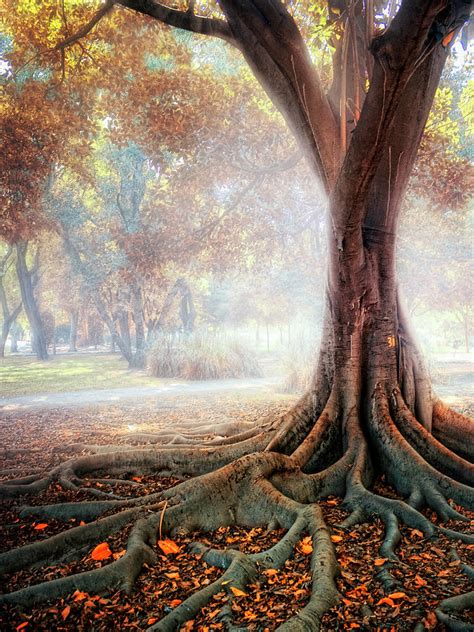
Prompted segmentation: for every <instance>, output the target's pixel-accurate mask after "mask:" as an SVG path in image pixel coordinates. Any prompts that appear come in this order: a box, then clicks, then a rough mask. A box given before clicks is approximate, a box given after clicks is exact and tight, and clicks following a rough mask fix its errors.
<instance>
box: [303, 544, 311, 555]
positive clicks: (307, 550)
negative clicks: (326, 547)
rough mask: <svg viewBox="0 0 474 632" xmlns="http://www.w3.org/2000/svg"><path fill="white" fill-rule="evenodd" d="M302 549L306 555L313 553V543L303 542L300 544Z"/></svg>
mask: <svg viewBox="0 0 474 632" xmlns="http://www.w3.org/2000/svg"><path fill="white" fill-rule="evenodd" d="M300 551H301V553H303V554H304V555H311V553H312V552H313V545H312V544H311V542H302V543H301V545H300Z"/></svg>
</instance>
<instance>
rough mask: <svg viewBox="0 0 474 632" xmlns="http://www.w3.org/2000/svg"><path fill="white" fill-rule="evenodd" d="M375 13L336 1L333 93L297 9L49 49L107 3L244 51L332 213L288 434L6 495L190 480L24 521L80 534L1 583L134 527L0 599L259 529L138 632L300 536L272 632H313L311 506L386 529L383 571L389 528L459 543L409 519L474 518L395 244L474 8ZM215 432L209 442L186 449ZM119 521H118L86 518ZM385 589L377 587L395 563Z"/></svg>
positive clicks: (38, 481) (224, 0)
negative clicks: (171, 537) (232, 529)
mask: <svg viewBox="0 0 474 632" xmlns="http://www.w3.org/2000/svg"><path fill="white" fill-rule="evenodd" d="M383 4H384V3H382V2H374V1H369V0H367V1H366V2H345V1H344V0H338V1H337V2H336V1H335V0H331V1H330V2H329V15H330V16H331V17H332V19H333V20H334V22H333V34H334V47H335V52H334V64H333V81H332V85H331V87H330V90H329V92H328V93H327V94H326V93H325V91H324V90H323V82H322V80H321V78H320V76H319V75H318V71H317V70H316V68H315V66H314V65H313V63H312V61H311V56H310V53H309V51H308V48H307V46H306V44H305V39H304V35H305V34H306V32H307V31H308V25H309V24H310V22H311V18H310V16H311V14H310V13H308V14H307V15H299V16H298V15H293V13H292V12H291V8H292V4H291V3H285V2H280V1H279V0H238V1H237V0H220V2H219V4H218V7H214V6H213V7H211V8H208V9H207V10H206V8H205V7H200V13H197V12H196V5H195V3H194V2H190V3H189V6H188V7H183V9H182V10H181V9H174V8H173V9H172V8H169V7H167V6H165V5H164V4H161V3H159V2H156V1H153V0H118V1H117V2H113V1H112V0H107V2H105V3H104V4H103V5H102V7H101V8H100V9H99V12H98V13H97V14H96V15H95V16H94V17H93V18H92V20H91V21H90V22H89V23H88V24H86V25H85V26H84V27H83V28H82V29H81V30H80V31H79V32H78V33H77V35H74V36H70V37H69V38H67V39H66V40H65V41H63V42H62V43H61V44H60V45H59V46H58V49H59V50H64V47H65V46H69V45H74V44H75V43H76V42H77V41H79V38H81V37H83V36H85V35H87V34H88V33H89V32H90V31H91V30H92V29H93V28H94V27H95V26H96V25H97V23H98V22H99V20H101V19H102V18H103V17H104V16H105V15H107V14H108V13H110V12H111V11H112V9H113V8H114V6H115V5H122V7H126V8H128V9H131V10H133V11H134V12H138V13H143V14H146V15H148V16H151V17H152V18H155V19H156V20H158V21H161V22H164V23H166V24H168V25H171V26H174V27H179V28H181V29H187V30H189V31H193V32H196V33H200V34H202V35H207V36H215V37H218V38H221V39H223V40H225V41H226V42H228V43H229V44H230V45H231V46H234V47H236V48H237V49H239V50H240V51H241V53H242V55H243V56H244V58H245V60H246V61H247V63H248V65H249V66H250V68H251V70H252V71H253V73H254V74H255V76H256V77H257V78H258V80H259V82H260V83H261V85H262V86H263V88H264V89H265V91H266V92H267V94H268V95H269V97H270V99H271V100H272V101H273V102H274V104H275V105H276V106H277V107H278V108H279V110H280V111H281V113H282V114H283V116H284V117H285V119H286V121H287V123H288V126H289V128H290V129H291V131H292V132H293V134H294V135H295V137H296V139H297V141H298V143H299V144H300V146H301V148H302V151H303V152H304V154H305V156H306V158H307V160H308V162H309V164H310V165H311V167H312V170H313V172H314V177H315V178H317V179H318V181H319V182H320V183H321V185H322V188H323V190H324V191H325V193H326V195H327V199H328V207H329V212H328V252H329V272H328V281H327V289H326V308H325V310H326V313H325V323H324V332H323V337H322V344H321V350H320V354H319V358H318V362H317V368H316V370H315V375H314V380H313V383H312V385H311V387H310V389H309V390H308V392H307V393H306V394H305V395H304V396H303V397H302V398H301V399H300V401H299V402H298V403H297V404H296V405H295V406H294V407H293V408H292V409H291V410H290V411H289V412H288V413H287V414H286V415H284V417H283V418H278V419H271V420H266V421H265V422H262V424H261V425H260V426H258V427H251V428H246V427H244V428H243V427H242V423H240V424H236V425H235V426H234V427H232V425H230V426H229V424H226V427H225V428H207V427H205V428H197V429H196V428H194V429H191V428H187V429H186V428H185V429H184V430H183V433H182V435H181V437H180V440H181V441H182V442H184V443H186V442H188V443H189V444H190V445H188V446H187V445H182V446H180V447H174V446H173V447H171V446H168V447H164V448H160V447H158V444H159V443H160V442H164V441H165V440H166V435H163V434H157V435H154V436H153V435H147V437H146V439H147V441H149V442H152V443H154V444H155V445H154V446H153V447H152V448H150V447H142V448H137V449H133V450H124V449H123V447H122V448H120V447H118V446H116V447H115V448H114V447H109V448H108V451H107V452H105V453H99V454H92V455H87V456H79V457H77V458H73V459H71V460H69V461H67V462H65V463H63V464H62V465H59V466H57V467H56V468H55V469H54V470H52V471H51V472H49V473H47V474H46V475H40V476H32V477H29V478H27V479H24V480H16V481H10V482H9V483H8V484H6V485H3V488H2V493H3V494H4V495H6V496H7V497H8V496H15V495H17V494H25V493H34V492H37V491H39V490H41V489H44V488H45V487H47V486H49V485H50V484H51V483H52V482H53V481H59V482H60V483H61V484H62V485H63V486H64V487H66V488H74V489H77V488H80V487H81V485H82V483H81V476H83V475H85V474H90V473H93V472H97V471H102V472H103V471H105V472H107V473H112V472H115V473H117V472H118V473H123V472H130V471H136V472H144V471H153V472H162V471H163V472H168V471H172V472H173V473H175V474H177V475H181V476H183V477H184V476H186V477H191V478H190V479H189V480H185V481H183V482H182V483H181V484H180V485H178V486H177V487H174V488H173V489H170V490H168V491H167V492H164V493H157V494H151V495H148V496H144V497H140V498H137V499H133V500H106V499H101V500H98V501H95V502H90V503H79V504H65V505H56V506H49V507H45V506H43V507H35V508H29V509H28V510H25V511H27V512H29V513H30V514H33V515H41V516H55V517H60V518H63V519H66V520H67V519H70V518H71V517H79V518H82V519H84V520H88V521H90V522H89V524H87V525H84V526H80V527H77V528H75V529H71V530H69V531H68V532H67V533H64V534H62V535H58V536H55V537H54V538H51V539H49V540H45V541H42V542H39V543H37V544H32V545H30V546H28V547H24V548H23V549H19V550H16V551H11V552H8V553H5V554H3V555H2V556H0V566H1V567H2V569H3V570H4V571H5V572H7V571H12V570H16V569H20V568H24V567H27V566H29V565H30V564H33V563H37V562H38V561H40V560H42V561H44V562H45V563H51V562H52V561H54V560H58V559H60V558H61V557H62V556H63V555H64V553H65V552H66V551H69V549H71V548H73V549H74V548H76V549H78V550H79V549H80V548H81V547H83V546H84V544H85V543H87V544H93V543H95V542H97V541H100V540H102V539H103V538H104V534H106V533H107V532H108V531H109V530H110V531H112V530H116V529H117V528H119V527H121V526H123V525H124V524H127V523H129V522H132V521H136V524H135V526H134V528H133V530H132V532H131V535H130V538H129V542H128V547H127V552H126V554H125V555H124V556H123V557H122V558H120V559H118V560H116V561H115V562H113V563H112V564H110V565H108V566H106V567H103V568H100V569H97V570H95V571H92V572H88V573H83V574H80V575H75V576H72V577H64V578H61V579H57V580H54V581H50V582H46V583H43V584H39V585H36V586H32V587H29V588H25V589H23V590H19V591H17V592H14V593H11V594H9V595H4V596H2V597H1V598H0V601H2V602H7V603H18V604H32V603H35V602H39V601H42V600H47V599H51V598H54V597H57V596H60V595H64V594H66V593H68V592H70V591H72V590H74V589H75V588H78V589H80V590H85V591H100V590H107V589H110V588H112V587H116V586H120V587H122V588H124V589H125V590H130V589H131V588H132V586H133V584H134V581H135V579H136V577H137V575H138V573H139V572H140V570H141V568H142V567H143V565H144V564H145V563H150V562H152V561H153V560H154V553H153V550H152V543H153V542H154V540H155V539H156V535H157V533H158V532H160V533H162V532H169V531H172V530H173V529H175V528H177V527H180V528H185V529H188V530H194V529H215V528H217V527H219V526H223V525H229V524H233V523H238V524H242V525H255V524H270V525H272V526H282V527H284V528H286V529H287V532H286V534H285V535H284V536H283V538H282V539H281V541H280V542H279V544H277V545H276V546H275V547H274V548H273V549H271V550H270V551H268V552H266V553H264V554H261V555H257V556H245V555H243V554H238V553H233V552H232V551H217V550H213V549H211V550H207V549H206V550H205V549H202V551H203V555H204V559H206V560H208V561H210V562H211V563H213V564H217V565H219V566H222V567H223V568H225V569H227V570H226V572H225V573H224V574H223V575H222V577H221V578H220V579H218V580H217V581H216V582H215V583H213V584H211V585H209V586H207V587H205V588H204V589H202V590H200V591H198V592H196V593H195V594H193V595H191V596H190V597H189V598H188V599H187V600H185V601H184V602H183V603H182V604H181V605H179V606H178V607H177V608H175V609H174V610H173V611H172V612H170V613H169V614H168V615H167V616H166V617H165V618H164V619H163V620H162V621H161V622H159V623H157V624H155V625H153V626H152V628H151V629H160V630H173V629H177V628H178V627H179V625H180V624H181V623H183V622H185V621H186V620H189V619H191V618H193V616H194V615H195V613H196V612H197V611H198V610H199V609H200V608H201V607H202V606H203V605H204V604H206V603H207V601H208V600H209V599H210V597H211V596H212V595H213V594H214V593H215V592H217V591H219V590H221V589H222V588H224V587H225V586H226V585H227V584H228V583H229V582H233V583H234V584H236V585H238V586H240V587H244V586H245V584H246V583H247V582H249V581H250V580H251V579H253V578H254V577H255V575H256V574H257V573H258V572H261V571H263V570H264V569H266V568H270V567H279V566H281V565H283V563H284V561H285V560H286V559H287V557H288V556H289V555H290V553H291V550H292V548H293V546H294V545H295V543H296V542H297V541H298V539H299V537H300V534H301V533H302V532H307V533H309V535H310V536H311V537H312V539H313V546H314V549H313V554H312V555H313V560H312V573H313V575H312V579H313V589H312V595H311V598H310V601H309V602H308V604H307V606H306V607H305V608H304V609H303V610H302V611H300V612H299V613H298V614H297V615H296V616H295V617H293V618H292V619H291V620H290V621H288V622H287V623H286V624H285V625H283V626H282V627H281V628H280V629H287V630H317V629H319V626H320V621H321V617H322V615H323V613H324V612H325V611H326V610H327V609H328V608H329V607H331V605H332V604H334V603H335V601H336V600H337V599H338V593H337V590H336V585H335V580H334V579H335V575H336V571H337V561H336V556H335V552H334V548H333V545H332V543H331V539H330V534H329V531H328V529H327V528H326V526H325V523H324V520H323V516H322V512H321V509H320V507H319V506H318V499H320V498H321V497H324V496H327V495H329V494H336V495H340V496H343V497H344V504H345V507H346V508H347V509H349V510H350V511H351V513H350V516H349V518H348V519H347V520H346V521H345V526H349V525H353V524H355V523H357V522H363V521H365V520H368V519H369V518H370V517H373V516H378V517H380V519H381V520H382V521H383V522H384V524H385V526H386V533H385V539H384V542H383V545H382V548H381V554H382V556H383V557H384V558H391V557H393V556H394V552H395V548H396V545H397V542H398V540H399V538H400V532H399V523H400V522H403V523H405V524H407V525H409V526H410V527H413V528H416V529H418V530H420V531H422V532H423V533H424V534H425V535H426V536H432V535H436V534H437V533H444V534H445V535H450V536H453V537H455V538H460V539H464V540H465V539H466V538H468V537H469V536H466V535H463V534H460V533H456V532H450V531H449V530H447V529H445V528H443V527H442V526H440V525H439V524H436V523H434V522H431V521H430V520H429V519H428V518H427V517H426V516H425V515H424V514H423V513H421V510H422V509H423V508H429V509H431V510H433V511H435V512H436V513H437V514H438V515H439V517H440V519H441V521H444V520H447V519H449V518H453V517H454V518H459V514H458V512H457V511H456V510H455V509H454V508H453V507H452V506H451V504H450V503H449V502H448V500H451V501H454V503H456V504H457V505H459V506H461V507H465V508H473V507H474V499H473V494H472V488H471V486H472V483H473V479H474V470H473V467H472V465H471V464H470V463H471V461H472V457H473V452H472V445H473V443H472V438H473V428H472V425H471V423H470V422H469V421H468V420H467V419H465V418H464V417H462V416H461V415H459V414H457V413H455V412H453V411H451V410H449V409H447V408H446V407H445V406H444V405H443V404H442V403H441V402H440V401H439V400H438V399H437V398H436V396H435V394H434V393H433V391H432V389H431V385H430V380H429V376H428V374H427V372H426V369H425V367H424V364H423V360H422V358H421V356H420V354H419V352H418V350H417V346H416V343H415V341H414V339H413V335H412V333H411V330H410V326H409V323H408V322H407V317H406V314H405V311H404V309H403V302H402V300H401V298H400V296H399V290H398V287H397V282H396V275H395V245H396V232H397V225H398V220H399V215H400V207H401V203H402V200H403V196H404V193H405V190H406V187H407V184H408V179H409V176H410V173H411V171H412V167H413V164H414V161H415V157H416V153H417V149H418V146H419V144H420V139H421V136H422V133H423V129H424V126H425V123H426V120H427V117H428V114H429V111H430V107H431V104H432V101H433V97H434V94H435V90H436V87H437V85H438V82H439V80H440V76H441V72H442V69H443V66H444V63H445V61H446V58H447V55H448V49H449V45H450V41H451V40H452V37H453V35H455V34H456V32H457V31H458V30H459V29H460V28H461V27H462V25H463V23H464V22H465V20H466V19H467V13H468V12H469V9H470V6H469V5H470V3H469V2H466V1H465V0H404V1H403V2H401V4H400V5H399V6H398V10H396V8H397V3H393V2H391V3H387V4H389V5H390V6H391V7H392V8H394V7H395V9H394V12H395V11H396V13H395V15H390V12H389V11H388V9H386V8H385V7H384V6H383ZM116 10H121V9H116ZM116 10H114V12H113V13H115V11H116ZM298 24H299V26H298ZM367 86H368V87H367ZM210 430H211V431H212V432H215V433H216V434H217V435H221V436H220V437H219V438H215V439H213V440H211V441H210V443H208V444H207V445H205V444H203V445H198V446H196V440H199V439H200V438H204V437H206V436H207V433H208V432H209V431H210ZM222 435H227V436H225V437H224V438H222ZM142 439H143V437H142ZM191 444H192V445H191ZM377 475H385V477H386V479H387V480H388V482H389V483H390V484H391V485H392V486H393V487H394V489H395V490H396V492H397V493H398V499H396V498H388V497H385V496H383V495H381V494H379V493H376V492H374V491H372V487H373V482H374V479H375V477H376V476H377ZM402 499H403V500H402ZM112 509H116V513H115V514H113V515H109V516H108V517H107V518H104V519H98V518H99V516H100V515H101V514H103V513H105V512H110V511H111V510H112ZM383 579H384V581H385V582H386V585H387V588H389V587H390V586H391V578H390V564H388V566H386V567H385V574H384V577H383ZM472 605H473V593H470V594H469V595H466V596H464V597H462V598H460V599H459V598H458V599H457V600H456V599H455V600H454V601H450V600H447V601H446V602H444V604H443V605H442V607H441V609H440V610H438V617H439V618H440V619H442V620H448V618H447V615H446V614H445V613H444V611H443V609H448V610H449V609H452V610H456V609H460V608H461V609H462V608H465V607H472Z"/></svg>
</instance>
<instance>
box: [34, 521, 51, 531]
mask: <svg viewBox="0 0 474 632" xmlns="http://www.w3.org/2000/svg"><path fill="white" fill-rule="evenodd" d="M46 527H49V524H48V523H47V522H40V524H37V525H36V527H35V531H42V530H43V529H46Z"/></svg>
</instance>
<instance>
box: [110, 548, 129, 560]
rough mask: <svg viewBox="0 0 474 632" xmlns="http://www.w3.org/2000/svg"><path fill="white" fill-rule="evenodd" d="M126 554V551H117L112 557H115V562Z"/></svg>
mask: <svg viewBox="0 0 474 632" xmlns="http://www.w3.org/2000/svg"><path fill="white" fill-rule="evenodd" d="M126 552H127V550H126V549H122V550H121V551H117V553H113V554H112V555H113V557H114V560H119V559H120V558H121V557H122V556H123V555H125V553H126Z"/></svg>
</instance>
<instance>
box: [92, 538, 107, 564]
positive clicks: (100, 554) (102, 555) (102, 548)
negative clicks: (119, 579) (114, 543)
mask: <svg viewBox="0 0 474 632" xmlns="http://www.w3.org/2000/svg"><path fill="white" fill-rule="evenodd" d="M111 555H112V551H111V550H110V547H109V545H108V543H107V542H101V543H100V544H98V545H97V546H96V547H95V549H94V550H93V551H92V553H91V558H92V559H93V560H97V561H100V560H106V559H107V558H109V557H110V556H111Z"/></svg>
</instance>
